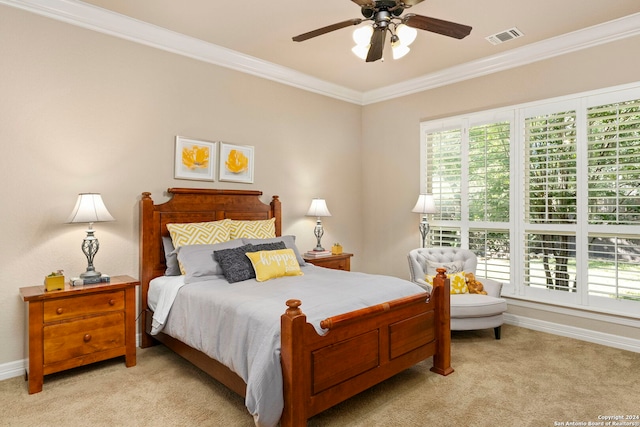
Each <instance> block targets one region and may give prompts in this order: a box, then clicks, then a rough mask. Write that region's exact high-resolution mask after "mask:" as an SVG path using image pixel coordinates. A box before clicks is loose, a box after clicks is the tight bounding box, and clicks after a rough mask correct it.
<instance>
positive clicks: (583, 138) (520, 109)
mask: <svg viewBox="0 0 640 427" xmlns="http://www.w3.org/2000/svg"><path fill="white" fill-rule="evenodd" d="M634 99H640V82H637V83H633V84H629V85H623V86H616V87H612V88H605V89H601V90H596V91H590V92H584V93H579V94H574V95H568V96H564V97H558V98H552V99H547V100H541V101H536V102H531V103H526V104H519V105H514V106H509V107H505V108H500V109H495V110H489V111H481V112H478V113H470V114H465V115H462V116H455V117H450V118H445V119H441V120H434V121H425V122H422V123H420V189H421V192H427V183H426V177H427V172H428V171H427V170H426V167H427V164H426V135H427V133H429V132H436V131H445V130H450V129H453V128H460V127H461V128H462V129H463V133H462V138H463V142H462V153H461V156H462V164H463V168H462V174H463V176H462V182H465V178H466V177H465V175H466V174H467V171H466V169H465V165H466V162H467V161H468V154H469V150H468V129H469V128H470V127H472V126H476V125H480V124H484V123H492V122H500V121H507V120H508V121H510V122H511V124H512V125H511V146H510V156H511V159H510V166H511V167H510V169H511V170H510V180H511V183H510V188H509V198H510V204H509V211H510V212H509V218H510V220H509V225H508V229H509V233H510V236H511V245H510V246H511V247H510V265H511V271H510V279H509V281H507V282H505V283H504V286H503V295H505V296H507V297H512V298H518V299H524V300H530V301H536V302H543V303H548V304H553V305H561V306H565V307H570V308H578V309H582V310H585V309H586V310H591V311H597V312H602V313H610V314H624V315H629V316H631V317H634V318H640V302H638V301H629V300H622V299H613V298H605V297H599V296H593V295H589V289H588V286H587V285H586V283H587V275H588V265H589V259H588V244H587V242H588V236H589V233H592V234H593V233H605V234H608V235H610V234H614V235H627V236H633V238H640V225H607V226H599V225H589V224H588V222H587V210H588V197H587V196H588V183H587V180H586V179H578V188H577V194H578V205H577V215H578V218H579V219H578V222H577V223H576V224H525V222H524V217H525V216H524V213H525V212H524V209H525V195H524V191H521V190H524V187H523V185H524V180H525V179H526V177H525V176H524V175H525V172H524V170H525V169H524V162H525V158H526V156H525V150H526V149H527V147H526V146H525V143H524V119H525V117H530V116H531V115H536V114H538V115H544V114H549V113H554V112H560V111H569V110H575V111H576V116H577V117H576V138H577V153H576V154H577V174H578V176H587V167H588V166H587V149H588V144H587V109H588V108H590V107H594V106H599V105H606V104H612V103H616V102H623V101H629V100H634ZM465 192H466V189H465V188H464V186H463V189H462V191H461V197H462V200H463V203H462V207H461V208H462V217H461V220H460V221H440V220H437V219H434V220H432V221H430V224H431V225H432V226H433V227H443V228H458V229H459V230H460V233H461V246H462V247H465V248H468V247H469V239H468V236H469V230H470V229H472V228H489V229H492V228H503V229H504V228H505V227H504V223H483V222H470V221H469V220H468V217H469V212H468V204H467V203H464V201H465V200H467V194H466V193H465ZM554 230H556V231H565V232H566V231H570V232H571V233H572V234H575V238H576V282H577V283H582V284H584V285H581V286H578V289H577V292H565V291H553V290H548V289H543V288H535V287H531V286H525V285H524V284H523V283H522V281H521V280H518V278H520V277H524V271H525V260H524V238H525V235H526V233H527V232H542V231H548V232H553V231H554Z"/></svg>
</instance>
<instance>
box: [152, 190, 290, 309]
mask: <svg viewBox="0 0 640 427" xmlns="http://www.w3.org/2000/svg"><path fill="white" fill-rule="evenodd" d="M167 193H169V194H170V195H171V196H172V197H171V199H170V200H169V201H167V202H165V203H161V204H158V205H155V204H154V203H153V199H151V193H148V192H145V193H142V199H141V200H140V285H141V294H142V301H141V303H142V306H141V307H140V309H141V310H146V309H147V292H148V290H149V282H150V281H151V279H153V278H156V277H158V276H162V275H164V272H165V270H166V264H165V259H164V249H163V246H162V237H163V236H168V235H169V231H168V230H167V224H171V223H188V222H206V221H219V220H223V219H225V218H229V219H237V220H261V219H271V218H275V219H276V221H275V227H276V235H277V236H280V235H281V234H282V208H281V205H280V199H279V198H278V196H273V199H272V200H271V204H269V205H267V204H265V203H262V202H261V201H260V196H262V191H250V190H214V189H202V188H169V189H168V190H167Z"/></svg>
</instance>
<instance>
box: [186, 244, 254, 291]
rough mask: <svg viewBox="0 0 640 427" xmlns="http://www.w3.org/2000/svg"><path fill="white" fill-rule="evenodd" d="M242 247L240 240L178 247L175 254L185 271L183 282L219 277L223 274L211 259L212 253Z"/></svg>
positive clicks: (212, 258)
mask: <svg viewBox="0 0 640 427" xmlns="http://www.w3.org/2000/svg"><path fill="white" fill-rule="evenodd" d="M242 245H243V243H242V239H235V240H229V241H228V242H222V243H216V244H214V245H186V246H180V247H179V248H178V249H177V250H176V251H175V252H176V253H177V256H178V260H179V261H180V263H181V264H182V267H183V268H184V271H185V277H184V282H185V283H193V282H201V281H203V280H207V279H210V278H212V276H221V275H222V274H223V271H222V267H220V264H218V262H217V261H216V260H215V258H214V257H213V252H214V251H219V250H224V249H233V248H238V247H240V246H242ZM177 262H178V261H176V263H177ZM179 271H180V270H179V268H178V272H179ZM178 274H179V273H178Z"/></svg>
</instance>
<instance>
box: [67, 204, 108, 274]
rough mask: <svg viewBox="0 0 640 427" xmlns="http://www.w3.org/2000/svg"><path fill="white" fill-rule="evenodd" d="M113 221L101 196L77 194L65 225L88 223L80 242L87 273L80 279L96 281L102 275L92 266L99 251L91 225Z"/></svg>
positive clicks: (98, 244)
mask: <svg viewBox="0 0 640 427" xmlns="http://www.w3.org/2000/svg"><path fill="white" fill-rule="evenodd" d="M105 221H115V218H113V217H112V216H111V214H110V213H109V211H108V210H107V207H106V206H105V205H104V202H103V201H102V196H100V194H98V193H81V194H78V200H77V201H76V206H75V207H74V208H73V211H72V212H71V215H70V216H69V219H68V220H67V223H76V222H86V223H89V228H88V229H87V237H85V238H84V240H83V241H82V252H84V254H85V256H86V257H87V263H88V265H87V271H85V272H84V273H82V274H80V278H81V279H85V280H98V279H99V278H100V276H102V273H100V272H99V271H96V269H95V267H94V266H93V258H94V257H95V256H96V253H97V252H98V249H100V243H99V242H98V239H97V238H96V237H95V236H94V235H93V233H94V230H93V223H94V222H105Z"/></svg>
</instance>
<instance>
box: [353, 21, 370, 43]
mask: <svg viewBox="0 0 640 427" xmlns="http://www.w3.org/2000/svg"><path fill="white" fill-rule="evenodd" d="M372 35H373V26H372V25H365V26H364V27H360V28H356V29H355V30H354V31H353V41H354V42H355V43H356V44H357V45H358V46H367V45H368V44H369V43H371V36H372Z"/></svg>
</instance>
